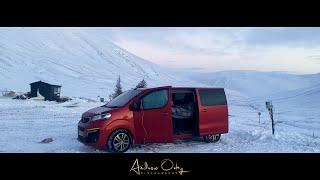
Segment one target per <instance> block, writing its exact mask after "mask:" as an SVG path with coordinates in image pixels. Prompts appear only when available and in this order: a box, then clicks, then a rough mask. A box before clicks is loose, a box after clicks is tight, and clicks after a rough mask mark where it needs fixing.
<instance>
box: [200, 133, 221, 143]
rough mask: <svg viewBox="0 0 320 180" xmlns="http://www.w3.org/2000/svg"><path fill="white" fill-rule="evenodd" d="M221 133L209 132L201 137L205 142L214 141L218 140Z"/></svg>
mask: <svg viewBox="0 0 320 180" xmlns="http://www.w3.org/2000/svg"><path fill="white" fill-rule="evenodd" d="M220 137H221V134H209V135H206V136H203V139H204V141H205V142H207V143H214V142H218V141H219V140H220Z"/></svg>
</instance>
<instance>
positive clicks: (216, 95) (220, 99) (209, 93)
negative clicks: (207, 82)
mask: <svg viewBox="0 0 320 180" xmlns="http://www.w3.org/2000/svg"><path fill="white" fill-rule="evenodd" d="M199 94H200V101H201V104H202V105H203V106H216V105H227V99H226V94H225V93H224V89H199Z"/></svg>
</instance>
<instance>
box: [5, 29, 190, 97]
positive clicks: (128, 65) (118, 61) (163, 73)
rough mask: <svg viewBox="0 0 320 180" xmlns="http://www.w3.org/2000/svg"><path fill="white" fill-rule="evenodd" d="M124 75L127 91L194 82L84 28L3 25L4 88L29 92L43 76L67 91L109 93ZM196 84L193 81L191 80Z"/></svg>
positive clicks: (83, 93)
mask: <svg viewBox="0 0 320 180" xmlns="http://www.w3.org/2000/svg"><path fill="white" fill-rule="evenodd" d="M119 75H120V76H121V80H122V85H123V89H129V88H132V87H134V86H135V85H136V84H137V83H138V82H139V81H140V80H141V79H142V78H145V80H146V81H147V83H148V85H149V86H159V85H184V84H185V82H190V81H188V80H185V79H183V78H181V77H176V76H173V75H172V73H171V72H170V71H169V70H167V69H165V68H163V67H160V66H158V65H156V64H153V63H151V62H149V61H146V60H144V59H142V58H139V57H137V56H135V55H133V54H131V53H130V52H128V51H126V50H124V49H122V48H120V47H118V46H116V45H115V44H113V43H112V42H110V41H109V40H108V39H106V38H105V37H102V36H99V35H97V34H93V33H90V32H89V31H86V30H85V29H81V28H11V27H10V28H0V82H1V83H0V90H4V89H10V90H16V91H18V92H19V91H20V92H26V91H29V88H30V87H29V83H31V82H34V81H38V80H42V81H44V82H48V83H52V84H59V85H62V95H67V96H85V97H97V96H98V95H100V96H103V97H106V96H107V95H108V94H110V93H111V92H112V91H113V88H114V85H115V82H116V79H117V78H118V76H119ZM190 83H191V82H190Z"/></svg>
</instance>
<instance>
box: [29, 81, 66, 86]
mask: <svg viewBox="0 0 320 180" xmlns="http://www.w3.org/2000/svg"><path fill="white" fill-rule="evenodd" d="M37 83H44V84H47V85H50V86H56V87H61V86H60V85H55V84H49V83H46V82H43V81H36V82H33V83H30V85H32V84H37Z"/></svg>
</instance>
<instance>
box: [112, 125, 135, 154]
mask: <svg viewBox="0 0 320 180" xmlns="http://www.w3.org/2000/svg"><path fill="white" fill-rule="evenodd" d="M107 143H108V144H107V145H108V150H109V151H110V152H119V153H122V152H126V151H127V150H128V149H129V148H130V146H131V144H132V138H131V135H130V133H129V132H128V131H127V130H125V129H119V130H116V131H114V132H112V133H111V135H110V137H109V139H108V142H107Z"/></svg>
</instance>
